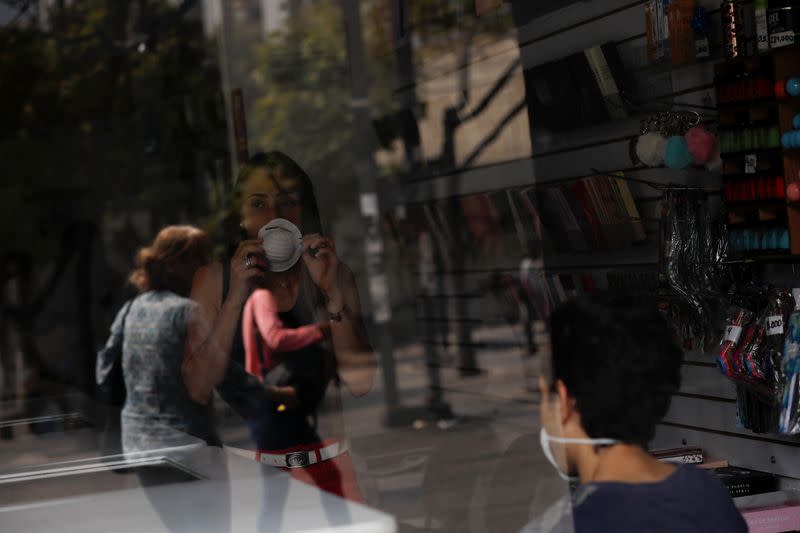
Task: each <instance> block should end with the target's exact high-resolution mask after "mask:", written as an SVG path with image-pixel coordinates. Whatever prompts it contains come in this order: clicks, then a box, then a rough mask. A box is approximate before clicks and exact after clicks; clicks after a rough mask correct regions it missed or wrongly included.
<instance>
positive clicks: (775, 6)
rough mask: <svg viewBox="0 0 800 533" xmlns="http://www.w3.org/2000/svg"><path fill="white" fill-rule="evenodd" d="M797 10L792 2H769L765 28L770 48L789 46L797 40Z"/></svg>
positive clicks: (791, 0)
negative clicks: (767, 32)
mask: <svg viewBox="0 0 800 533" xmlns="http://www.w3.org/2000/svg"><path fill="white" fill-rule="evenodd" d="M798 14H799V13H798V10H797V5H796V3H795V2H794V0H770V1H769V4H768V8H767V28H768V31H769V46H770V48H780V47H782V46H791V45H793V44H794V43H795V41H796V39H797V23H798V20H797V19H798V18H800V17H798Z"/></svg>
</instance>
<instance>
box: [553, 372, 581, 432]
mask: <svg viewBox="0 0 800 533" xmlns="http://www.w3.org/2000/svg"><path fill="white" fill-rule="evenodd" d="M556 396H557V397H558V409H559V411H558V412H559V414H560V416H561V425H562V426H566V425H567V423H568V422H569V421H570V419H572V418H574V417H575V415H576V414H577V410H576V409H575V398H573V397H572V396H570V395H569V391H568V390H567V386H566V385H565V384H564V382H563V381H562V380H560V379H559V380H556Z"/></svg>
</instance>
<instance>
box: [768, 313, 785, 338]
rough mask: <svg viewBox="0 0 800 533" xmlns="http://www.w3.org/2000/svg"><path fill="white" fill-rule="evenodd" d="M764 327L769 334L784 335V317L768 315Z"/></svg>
mask: <svg viewBox="0 0 800 533" xmlns="http://www.w3.org/2000/svg"><path fill="white" fill-rule="evenodd" d="M764 327H765V329H766V330H767V335H783V317H782V316H781V315H774V316H768V317H767V322H766V324H764Z"/></svg>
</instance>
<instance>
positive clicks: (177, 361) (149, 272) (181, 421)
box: [109, 226, 219, 453]
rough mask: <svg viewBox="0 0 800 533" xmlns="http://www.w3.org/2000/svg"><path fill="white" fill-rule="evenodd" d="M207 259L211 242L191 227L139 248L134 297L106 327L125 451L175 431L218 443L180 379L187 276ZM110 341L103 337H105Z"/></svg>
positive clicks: (168, 231) (165, 442) (207, 416)
mask: <svg viewBox="0 0 800 533" xmlns="http://www.w3.org/2000/svg"><path fill="white" fill-rule="evenodd" d="M210 260H211V240H210V239H209V237H208V235H207V234H206V233H205V232H203V231H202V230H200V229H198V228H195V227H193V226H167V227H166V228H164V229H162V230H161V231H160V232H159V233H158V235H157V236H156V238H155V240H154V241H153V243H152V244H151V245H150V246H146V247H144V248H142V249H140V250H139V252H138V254H137V257H136V268H135V269H134V271H133V272H132V273H131V275H130V278H129V280H130V282H131V284H132V285H133V286H134V287H136V289H138V291H139V295H138V296H136V297H135V298H134V299H133V300H131V301H130V302H129V303H128V304H126V305H125V306H124V307H123V309H122V310H120V312H119V313H118V315H117V317H116V319H115V320H114V323H113V325H112V326H111V334H112V335H111V339H113V338H114V337H115V336H116V337H118V338H120V339H121V343H122V374H123V377H124V380H125V390H126V397H125V405H124V407H123V409H122V414H121V423H122V447H123V451H124V452H126V453H127V452H136V451H143V450H148V449H156V448H164V447H168V446H170V445H172V444H176V443H173V442H171V441H172V439H174V438H175V436H176V435H179V433H177V432H176V431H174V430H178V431H179V432H181V433H188V434H190V435H193V436H195V437H197V438H200V439H203V440H205V441H206V442H207V443H208V444H212V445H219V438H218V437H217V433H216V431H215V429H214V423H213V416H212V413H211V411H210V409H209V406H207V405H201V404H198V403H196V402H194V401H192V400H191V399H190V398H189V395H188V394H187V392H186V386H185V385H184V384H183V380H182V378H181V364H182V362H183V355H184V349H185V342H186V332H187V324H188V321H189V320H190V319H191V316H192V315H193V314H194V308H195V304H194V303H193V302H192V300H191V299H189V293H190V292H191V289H192V278H193V277H194V274H195V272H196V271H197V269H198V268H200V267H201V266H203V265H207V264H208V263H209V262H210ZM111 339H109V342H111Z"/></svg>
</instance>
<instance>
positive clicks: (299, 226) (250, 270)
mask: <svg viewBox="0 0 800 533" xmlns="http://www.w3.org/2000/svg"><path fill="white" fill-rule="evenodd" d="M228 219H229V220H228V227H229V228H231V229H233V228H236V231H237V233H239V234H240V236H241V237H242V240H241V242H240V244H239V245H238V248H237V249H236V251H235V252H234V253H232V254H230V255H231V260H230V261H223V262H221V263H212V264H210V265H208V266H207V267H204V268H201V269H200V270H199V271H198V273H197V275H196V276H195V286H194V290H193V297H194V298H195V299H196V300H197V302H198V303H199V305H200V308H201V310H202V311H201V314H202V316H203V319H204V321H205V322H206V323H208V324H213V328H212V329H211V331H210V333H208V332H206V333H205V335H197V336H196V337H195V338H194V341H193V344H194V345H195V347H196V348H195V352H194V356H193V357H194V358H195V361H193V362H192V361H190V362H189V363H188V364H187V365H186V368H185V375H186V378H187V384H189V388H190V390H193V391H194V394H195V397H196V398H198V399H202V398H203V397H207V396H208V395H210V393H211V391H212V390H213V387H214V386H216V385H217V384H219V383H220V382H221V380H222V379H223V374H224V372H225V369H226V365H228V364H229V363H230V361H231V360H232V361H233V362H234V364H235V362H236V361H244V360H245V342H247V343H251V342H252V344H250V347H249V349H248V357H247V361H246V364H247V369H248V370H249V371H250V372H251V373H252V374H253V375H254V376H257V377H258V378H260V379H261V378H263V379H265V381H266V382H267V383H268V385H270V386H272V387H273V391H275V394H274V397H273V400H274V401H273V402H272V404H273V406H274V408H269V407H267V408H266V409H264V410H263V411H262V412H260V413H259V414H257V415H255V416H252V417H249V420H250V422H251V427H252V429H253V436H254V440H255V441H256V447H257V449H258V453H257V457H258V458H259V459H261V460H262V462H266V463H268V464H274V465H275V466H282V467H290V466H291V467H292V468H291V471H292V474H293V475H294V476H295V477H298V478H300V479H304V480H305V481H309V482H311V483H314V484H317V485H318V486H320V487H321V488H323V489H328V490H331V491H332V492H336V493H339V494H340V495H344V496H347V497H349V498H351V499H355V500H361V499H362V497H361V494H360V491H359V490H358V487H357V484H356V481H355V472H354V468H353V466H352V462H351V460H350V458H349V454H348V451H347V441H346V440H345V433H344V419H343V416H342V405H341V397H340V396H339V385H340V384H342V385H344V386H345V388H346V389H348V390H349V391H350V392H351V393H352V394H354V395H356V396H359V395H363V394H366V393H367V392H368V391H369V390H370V388H371V386H372V380H373V378H374V374H375V369H376V367H375V355H374V352H373V351H372V348H371V347H370V345H369V342H368V339H367V335H366V330H365V328H364V325H363V323H362V321H361V304H360V301H359V297H358V291H357V289H356V284H355V279H354V276H353V273H352V272H351V271H350V269H349V268H348V267H347V266H346V265H344V264H342V263H341V262H340V261H339V259H338V257H337V255H336V250H335V247H334V245H333V242H332V240H331V239H330V238H328V237H326V236H325V235H324V234H323V232H322V226H321V222H320V217H319V209H318V206H317V203H316V199H315V197H314V193H313V188H312V184H311V180H310V178H309V177H308V175H307V174H306V173H305V172H304V171H303V170H302V169H301V168H300V167H299V166H298V165H297V163H295V162H294V161H293V160H292V159H291V158H289V157H288V156H286V155H285V154H282V153H280V152H269V153H265V154H258V155H256V156H254V157H253V158H252V159H251V160H250V162H249V164H247V165H244V166H243V168H242V170H241V172H240V174H239V177H238V180H237V183H236V188H235V191H234V195H233V205H232V208H231V211H230V213H229V217H228ZM270 223H272V225H270V226H267V225H268V224H270ZM265 227H267V228H269V229H265ZM263 231H267V232H268V234H269V235H268V237H267V242H268V243H270V242H271V243H272V244H269V245H268V246H267V253H265V249H264V240H262V238H260V237H259V232H262V237H263V235H264V233H263ZM267 254H268V255H269V260H268V259H267ZM256 289H266V290H262V291H258V292H256V293H255V295H254V298H255V299H254V300H253V303H252V305H253V314H252V315H250V317H249V319H248V320H246V321H245V322H244V323H242V312H243V308H244V305H245V302H246V301H247V299H248V298H249V297H250V295H251V294H252V293H253V291H255V290H256ZM260 304H264V305H263V307H261V305H260ZM257 307H258V308H260V309H259V310H257V309H256V308H257ZM275 314H277V315H278V317H279V319H280V322H281V323H283V324H285V325H286V326H288V327H291V328H296V327H301V328H302V327H308V326H311V329H314V328H317V327H318V326H315V324H325V326H324V327H318V328H319V331H318V332H317V333H315V335H316V336H315V338H314V339H313V340H314V342H312V343H310V344H304V345H302V347H301V346H299V345H294V346H291V347H290V348H292V349H287V348H286V346H285V345H276V344H273V339H272V338H269V333H270V332H269V331H266V330H263V329H262V330H261V331H260V335H255V336H254V334H253V335H251V334H248V335H247V336H246V337H243V335H242V329H243V327H242V326H244V328H245V330H246V331H248V332H252V331H254V328H255V325H256V324H255V323H254V322H252V321H251V320H255V318H257V317H263V316H265V315H266V316H272V317H273V318H274V316H275ZM272 323H273V324H276V323H277V321H275V320H273V321H272ZM259 326H260V325H259ZM323 329H325V330H326V331H325V335H324V337H325V338H324V339H322V337H323V335H322V334H321V333H322V330H323ZM328 330H329V331H328ZM265 336H266V337H268V338H266V339H265ZM259 338H260V339H261V340H262V341H263V342H264V344H263V345H262V349H268V351H269V354H268V355H267V356H266V357H262V356H263V355H265V353H264V352H265V351H266V350H265V351H260V350H258V349H257V348H256V347H255V345H254V343H255V341H256V340H257V339H259ZM203 343H205V345H204V344H203ZM270 344H272V345H271V346H270ZM278 344H280V343H278ZM209 346H216V350H211V349H209ZM276 348H280V349H276ZM279 352H295V353H291V354H287V353H282V354H279ZM273 353H274V354H275V358H273V357H272V354H273ZM293 358H297V359H302V360H304V361H309V362H311V364H310V365H309V366H310V368H306V369H297V368H295V369H292V368H289V367H287V366H286V365H282V366H281V365H278V364H276V363H277V362H278V361H280V360H290V359H293ZM203 361H205V363H204V362H203ZM290 366H291V365H290ZM273 370H275V371H276V375H275V376H271V375H270V374H271V371H273ZM308 370H310V372H309V375H306V376H302V375H301V374H302V373H304V371H308ZM277 373H283V374H284V375H283V377H279V376H278V375H277ZM303 379H307V383H306V385H302V386H301V385H300V384H299V382H298V381H297V380H303ZM231 387H232V384H231V383H227V384H223V386H222V390H224V389H229V388H231ZM222 390H221V391H222ZM223 397H224V396H223ZM281 406H282V408H281ZM316 406H319V408H320V409H323V408H324V409H325V413H326V415H327V416H325V417H319V418H315V417H313V416H311V417H309V416H308V415H310V414H315V413H316V411H317V409H316ZM279 408H280V409H279ZM323 426H324V427H323ZM312 462H313V463H314V464H311V463H312Z"/></svg>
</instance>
